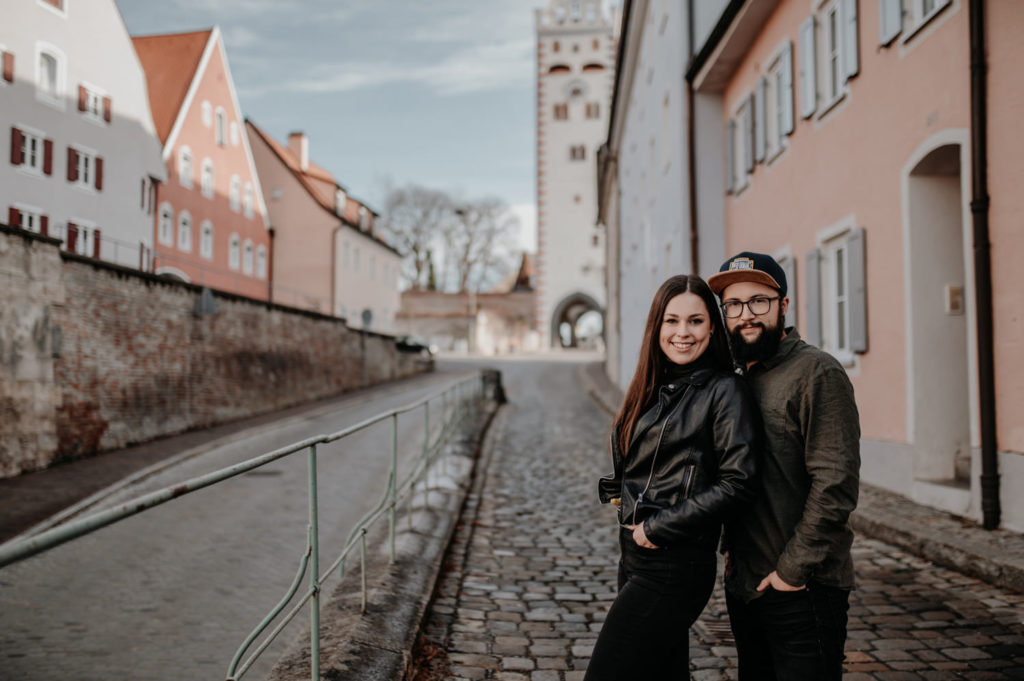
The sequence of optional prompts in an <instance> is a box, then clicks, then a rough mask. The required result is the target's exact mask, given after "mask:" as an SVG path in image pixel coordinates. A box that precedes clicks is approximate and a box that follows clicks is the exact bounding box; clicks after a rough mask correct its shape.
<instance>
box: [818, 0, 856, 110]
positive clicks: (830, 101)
mask: <svg viewBox="0 0 1024 681" xmlns="http://www.w3.org/2000/svg"><path fill="white" fill-rule="evenodd" d="M816 15H817V21H816V22H815V26H816V30H817V31H818V32H819V35H818V40H817V49H818V54H817V55H816V57H817V60H818V68H817V72H818V73H817V76H818V93H819V96H820V97H821V100H820V104H819V106H818V118H822V117H824V116H825V115H827V114H828V112H829V111H831V110H832V107H834V106H835V105H836V104H838V103H839V102H840V101H841V100H842V99H843V97H845V96H846V94H847V92H848V91H849V86H848V84H847V81H846V75H845V74H844V72H843V39H844V38H843V11H842V6H841V0H826V1H825V2H822V3H821V4H820V7H819V8H818V11H817V13H816ZM830 17H831V18H834V20H835V35H832V33H831V32H830V24H829V19H830ZM833 58H834V62H833V61H832V60H833ZM833 67H834V69H835V82H833V81H832V75H833Z"/></svg>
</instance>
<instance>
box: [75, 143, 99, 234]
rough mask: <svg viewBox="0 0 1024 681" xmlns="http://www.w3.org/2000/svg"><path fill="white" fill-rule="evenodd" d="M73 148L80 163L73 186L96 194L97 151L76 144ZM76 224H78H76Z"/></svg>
mask: <svg viewBox="0 0 1024 681" xmlns="http://www.w3.org/2000/svg"><path fill="white" fill-rule="evenodd" d="M71 148H72V149H74V150H75V159H76V162H77V163H78V177H77V179H75V181H74V182H73V183H72V186H74V187H78V188H79V189H87V190H89V191H91V192H95V191H96V158H97V156H98V154H97V153H96V150H95V149H88V148H86V147H79V146H76V145H74V144H72V145H71ZM72 222H74V220H72ZM75 224H78V223H77V222H76V223H75Z"/></svg>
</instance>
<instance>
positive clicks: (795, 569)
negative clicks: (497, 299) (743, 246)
mask: <svg viewBox="0 0 1024 681" xmlns="http://www.w3.org/2000/svg"><path fill="white" fill-rule="evenodd" d="M708 285H709V286H710V287H711V290H712V291H714V292H715V293H716V294H717V295H718V296H719V298H720V300H721V303H722V314H723V316H724V317H725V325H726V329H727V330H728V332H729V339H730V344H731V348H732V352H733V358H734V359H735V360H736V364H737V365H738V366H739V368H740V370H741V371H742V372H743V373H744V374H745V376H746V378H747V381H748V383H749V384H750V386H751V388H752V389H753V392H754V395H755V398H756V400H757V403H758V404H759V406H760V408H761V414H762V417H763V421H764V429H765V451H764V452H763V458H762V462H761V471H762V474H761V492H760V494H759V495H758V497H757V499H756V501H755V502H754V503H752V504H750V505H748V506H746V507H744V508H743V509H742V510H741V511H740V513H739V515H737V516H735V517H733V518H732V519H731V520H728V521H727V523H726V529H725V539H724V541H723V547H724V549H725V550H726V580H725V586H726V602H727V605H728V609H729V620H730V624H731V626H732V630H733V635H734V637H735V639H736V652H737V656H738V658H739V678H740V681H755V680H759V681H792V680H804V679H807V680H808V681H809V680H811V679H814V680H815V681H832V680H835V681H839V679H840V678H841V677H842V673H843V649H844V647H845V643H846V625H847V619H848V617H847V613H848V610H849V599H850V590H851V589H852V588H853V586H854V579H853V561H852V559H851V556H850V546H851V544H852V543H853V531H852V530H851V529H850V524H849V517H850V513H851V512H852V511H853V509H854V508H855V507H856V505H857V494H858V489H859V474H860V421H859V417H858V414H857V405H856V403H855V401H854V397H853V386H852V385H851V383H850V379H849V377H848V376H847V375H846V371H845V370H844V369H843V367H842V365H841V364H840V363H839V362H838V361H837V360H836V359H835V358H834V357H833V356H832V355H830V354H828V353H827V352H824V351H822V350H819V349H818V348H815V347H813V346H811V345H808V344H807V343H805V342H804V341H802V340H800V336H799V334H798V333H797V332H796V329H795V328H793V327H789V328H786V327H785V323H784V320H785V316H786V310H787V309H788V308H789V298H787V297H786V292H787V283H786V274H785V272H784V271H783V269H782V268H781V267H780V266H779V264H778V263H777V262H776V261H775V259H774V258H772V257H771V256H769V255H764V254H762V253H751V252H743V253H740V254H738V255H736V256H734V257H732V258H730V259H729V260H727V261H726V262H725V264H723V265H722V267H721V269H720V270H719V272H718V273H717V274H714V275H712V276H711V277H709V278H708Z"/></svg>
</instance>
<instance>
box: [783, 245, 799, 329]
mask: <svg viewBox="0 0 1024 681" xmlns="http://www.w3.org/2000/svg"><path fill="white" fill-rule="evenodd" d="M779 266H780V267H782V271H783V272H785V274H786V297H788V298H789V309H788V310H786V322H785V323H786V327H787V328H788V327H790V326H796V308H797V296H796V292H797V286H796V260H794V259H793V258H792V257H786V258H783V259H782V261H781V262H779Z"/></svg>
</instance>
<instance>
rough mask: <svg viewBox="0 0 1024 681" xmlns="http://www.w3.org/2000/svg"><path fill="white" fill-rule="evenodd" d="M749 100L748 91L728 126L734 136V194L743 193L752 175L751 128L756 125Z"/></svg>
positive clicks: (752, 144)
mask: <svg viewBox="0 0 1024 681" xmlns="http://www.w3.org/2000/svg"><path fill="white" fill-rule="evenodd" d="M749 101H750V95H749V93H748V94H747V95H746V96H744V97H743V99H742V100H740V104H739V106H738V107H737V108H736V109H735V111H734V112H733V115H732V119H731V122H732V125H730V126H729V128H728V130H729V131H731V134H732V136H733V139H732V152H733V159H732V169H733V177H732V193H733V196H736V195H738V194H740V193H742V192H743V190H744V189H746V188H747V187H749V186H750V176H751V175H752V172H751V169H750V159H751V158H753V155H754V140H753V139H752V135H751V130H752V127H753V125H754V121H753V120H752V115H753V112H752V111H751V107H750V105H749V104H748V102H749ZM727 134H728V133H727ZM748 155H749V157H748Z"/></svg>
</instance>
